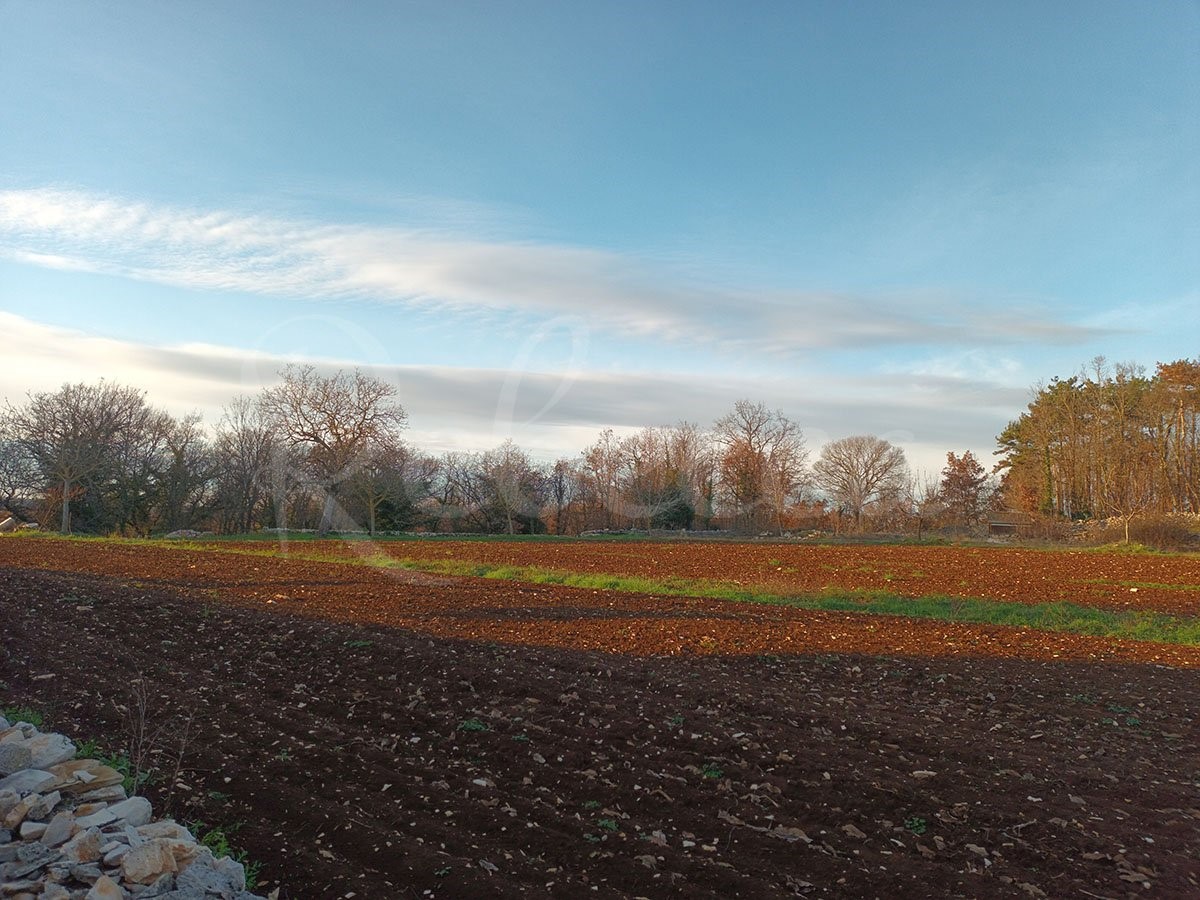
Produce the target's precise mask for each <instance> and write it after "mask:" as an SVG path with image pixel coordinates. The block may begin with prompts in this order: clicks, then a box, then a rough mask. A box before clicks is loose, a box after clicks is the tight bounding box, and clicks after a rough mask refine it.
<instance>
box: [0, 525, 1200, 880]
mask: <svg viewBox="0 0 1200 900" xmlns="http://www.w3.org/2000/svg"><path fill="white" fill-rule="evenodd" d="M697 623H699V624H698V625H697ZM868 625H869V626H871V627H872V629H873V630H868V628H867V626H868ZM672 635H674V636H676V640H675V642H674V643H672V642H671V640H670V636H672ZM834 635H837V637H836V638H834ZM703 637H709V638H710V640H709V641H704V640H702V638H703ZM1060 638H1061V639H1062V640H1061V641H1060ZM0 639H2V640H0V682H2V684H0V705H14V704H22V705H29V706H32V707H34V708H37V709H40V710H42V711H43V712H45V713H46V714H47V717H48V722H47V727H50V728H54V729H57V730H61V731H64V732H66V733H68V734H71V735H73V736H75V737H79V738H83V737H96V738H98V739H100V740H101V741H102V742H104V741H107V742H109V743H110V744H119V743H120V742H121V741H122V740H123V739H124V736H125V733H126V725H125V722H124V715H123V714H122V713H121V712H119V711H118V710H117V709H116V707H115V705H114V701H115V703H117V704H128V703H129V701H130V698H131V695H132V685H133V684H134V682H135V681H136V680H137V679H141V680H142V683H143V684H144V685H145V686H146V688H147V692H146V693H147V696H148V701H149V707H148V710H147V712H148V716H147V720H148V722H149V724H150V726H151V727H152V728H157V727H159V726H162V725H167V728H166V729H165V730H164V731H163V732H162V733H161V734H160V735H159V737H158V745H159V749H160V750H161V751H162V752H161V753H160V754H159V756H158V761H159V769H160V780H159V781H157V782H156V783H154V784H152V785H150V786H149V787H148V789H147V791H146V792H147V794H148V795H149V796H150V798H151V799H152V800H153V801H154V802H155V804H156V808H157V809H165V810H167V811H169V812H171V813H173V814H174V815H176V816H177V817H179V818H181V819H183V820H190V819H201V820H203V821H205V822H206V823H209V824H222V825H225V826H231V825H234V824H235V823H242V824H241V827H240V829H239V830H238V831H237V833H236V835H235V837H234V843H235V844H237V845H238V846H240V847H242V848H244V849H245V850H246V851H247V852H248V853H249V855H250V857H251V858H252V859H255V860H258V861H260V862H261V863H262V864H263V873H262V877H263V881H264V884H263V885H260V890H262V891H265V890H267V889H269V888H270V887H272V886H274V885H276V884H278V885H280V886H281V887H282V895H283V896H284V897H341V896H349V895H352V894H353V895H354V896H357V897H369V898H389V897H425V896H430V897H445V898H450V897H454V898H460V897H485V896H486V897H510V896H514V897H515V896H552V897H563V898H574V897H580V896H611V897H655V898H656V897H713V898H717V897H722V898H723V897H784V896H793V895H795V896H813V897H816V896H833V897H848V898H849V897H854V898H857V897H881V898H894V897H930V896H936V897H943V896H944V897H1031V896H1034V897H1036V896H1042V895H1043V893H1044V894H1045V895H1046V896H1050V897H1076V896H1078V897H1084V896H1093V897H1113V898H1116V897H1122V898H1124V897H1134V896H1159V897H1185V896H1195V895H1196V894H1197V893H1198V892H1200V808H1197V807H1200V800H1198V797H1200V751H1198V750H1197V747H1198V746H1200V726H1198V724H1197V702H1198V696H1200V692H1198V688H1200V675H1198V674H1197V671H1196V670H1195V669H1194V668H1186V667H1187V666H1189V665H1193V666H1194V665H1195V664H1196V662H1197V655H1196V652H1195V648H1161V647H1156V646H1154V645H1146V646H1142V645H1137V644H1133V643H1130V642H1127V643H1125V644H1120V643H1116V642H1104V641H1094V642H1089V641H1088V640H1087V639H1083V638H1071V637H1069V636H1058V635H1039V634H1035V633H1032V632H1021V631H1016V630H1010V629H999V628H979V629H972V628H964V629H962V630H959V629H958V628H956V627H955V626H946V625H943V624H940V623H919V622H918V623H914V622H910V621H907V620H903V619H883V618H871V619H867V618H866V617H855V616H843V615H830V614H815V613H805V612H800V611H796V610H786V609H775V608H768V607H757V606H754V607H751V606H738V605H736V604H722V603H715V602H709V601H688V600H675V599H663V598H651V597H636V596H630V595H621V596H616V595H608V594H605V593H603V592H594V591H578V590H576V591H572V590H567V589H558V588H554V589H548V588H534V587H531V586H524V585H519V584H511V583H500V582H482V581H474V580H463V579H449V578H429V577H426V576H408V577H406V578H404V579H394V578H392V577H390V576H389V575H388V574H386V573H379V572H373V571H371V570H368V569H365V568H363V567H353V566H343V565H337V564H317V563H300V562H296V561H288V560H274V559H264V558H252V557H245V556H235V555H232V554H225V553H187V552H181V551H172V550H160V549H150V548H145V547H126V546H113V545H107V544H79V543H67V542H58V541H52V540H42V539H38V540H27V539H14V540H0ZM948 641H950V642H952V643H953V646H952V647H948V646H947V642H948ZM656 646H657V650H658V653H659V654H664V655H648V654H651V653H652V651H653V649H654V648H655V647H656ZM600 648H607V649H606V650H601V649H600ZM836 648H843V651H844V652H833V651H834V649H836ZM668 653H674V654H676V655H674V656H669V655H665V654H668ZM868 654H869V655H868ZM1055 654H1057V655H1058V657H1059V658H1057V659H1055V658H1054V656H1055ZM1156 658H1157V659H1158V660H1159V663H1160V664H1153V663H1152V662H1150V660H1154V659H1156ZM1162 662H1170V663H1172V665H1170V666H1168V665H1162V664H1161V663H1162ZM188 715H194V721H193V722H192V727H191V730H190V732H189V735H190V736H189V737H188V739H187V741H186V748H185V749H186V753H185V756H184V760H183V767H184V770H183V772H182V773H181V776H180V778H179V779H178V781H177V782H176V783H172V779H171V778H170V777H162V775H163V773H166V774H167V775H168V776H169V773H170V771H171V769H172V768H173V767H172V765H171V764H170V757H171V756H172V754H173V752H174V751H175V750H177V748H178V747H179V745H180V743H181V742H182V738H183V730H182V727H181V723H182V721H183V720H184V719H185V718H187V716H188ZM1147 885H1148V886H1149V888H1147V887H1146V886H1147Z"/></svg>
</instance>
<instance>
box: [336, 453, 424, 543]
mask: <svg viewBox="0 0 1200 900" xmlns="http://www.w3.org/2000/svg"><path fill="white" fill-rule="evenodd" d="M436 473H437V461H436V460H433V459H430V458H429V457H427V456H424V455H422V454H419V453H416V452H414V451H413V450H411V449H409V448H408V447H406V446H404V445H403V444H396V443H390V442H389V443H387V444H379V445H376V446H374V447H371V448H369V449H368V450H367V453H366V456H365V457H364V459H363V463H362V465H361V466H360V467H359V468H358V471H357V472H355V474H354V475H352V476H351V477H350V480H349V489H350V492H351V494H352V495H353V496H354V497H355V498H356V499H357V500H358V501H359V503H361V504H362V511H363V512H365V513H366V518H367V531H368V532H369V533H370V534H372V535H373V534H375V531H376V529H377V528H378V527H379V526H380V523H381V521H382V523H383V527H384V528H385V529H395V528H409V527H411V526H412V525H413V524H414V523H415V522H416V521H417V520H418V519H419V518H420V515H419V513H418V505H419V504H420V503H421V502H422V501H423V500H425V499H426V498H428V497H429V495H430V488H431V484H432V482H433V479H434V477H435V475H436Z"/></svg>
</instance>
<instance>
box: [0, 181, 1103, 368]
mask: <svg viewBox="0 0 1200 900" xmlns="http://www.w3.org/2000/svg"><path fill="white" fill-rule="evenodd" d="M0 237H3V238H4V241H5V243H6V244H7V250H6V251H5V252H6V254H7V255H8V256H9V257H10V258H11V259H14V260H17V261H20V262H24V263H28V264H32V265H37V266H43V267H48V268H55V269H70V270H82V271H94V272H101V273H106V274H113V275H119V276H123V277H127V278H132V279H138V280H143V281H150V282H157V283H162V284H169V285H175V286H181V287H186V288H192V289H196V290H208V291H240V292H249V293H257V294H265V295H276V296H288V297H303V298H309V299H314V300H321V299H364V300H373V301H383V302H396V303H402V304H406V305H408V306H411V307H416V308H426V309H431V310H437V311H448V312H456V311H457V312H467V311H480V310H486V311H491V312H495V313H502V314H511V315H522V316H535V317H546V316H555V315H579V316H583V317H585V318H586V320H587V321H588V323H589V325H591V326H593V327H596V328H601V329H605V330H608V331H611V332H615V333H618V334H632V335H639V336H651V337H659V338H664V339H667V340H670V341H675V342H683V343H695V344H701V345H707V346H712V347H721V348H724V349H727V350H730V351H739V350H742V351H748V352H753V353H771V354H777V355H789V354H792V353H796V352H798V351H804V350H819V349H831V348H845V347H864V346H865V347H870V346H888V345H922V346H924V345H929V346H942V345H952V344H956V343H960V342H964V341H969V342H970V343H971V344H973V345H989V344H1001V345H1002V344H1010V343H1015V342H1025V341H1034V342H1039V343H1047V344H1058V343H1073V342H1080V341H1086V340H1089V339H1091V338H1094V337H1096V336H1097V335H1100V334H1102V333H1103V331H1102V330H1101V329H1097V328H1095V327H1088V326H1084V325H1078V324H1072V323H1068V322H1062V321H1056V320H1054V319H1052V318H1049V317H1046V316H1044V315H1040V314H1036V313H1033V312H1030V311H1020V310H1015V309H1011V308H1009V309H1005V310H1004V311H1003V312H995V311H992V310H990V309H987V308H985V306H984V305H982V304H978V303H974V302H972V301H971V298H964V297H949V296H946V295H945V294H944V293H937V292H928V293H924V294H921V295H919V296H905V297H903V298H894V297H893V298H883V297H863V296H857V295H849V294H837V293H820V292H807V291H804V290H795V291H786V290H780V291H775V292H772V293H761V292H756V293H750V292H744V291H739V290H736V289H725V288H717V287H713V286H711V285H707V284H700V283H697V282H695V281H694V280H690V279H688V278H685V277H683V276H679V275H677V274H676V273H674V272H672V271H670V270H668V269H663V268H660V267H655V266H654V265H652V264H650V263H649V262H647V261H645V260H640V259H636V258H631V257H628V256H622V255H619V254H615V253H610V252H606V251H602V250H595V249H588V248H576V247H567V246H559V245H552V244H541V243H526V242H511V241H510V242H505V241H494V240H493V241H483V240H478V239H472V238H463V237H461V236H454V235H448V234H444V233H433V232H430V231H426V230H420V229H404V228H384V227H368V226H351V225H340V224H339V225H332V224H321V223H315V222H305V221H289V220H286V219H280V218H272V217H266V216H258V215H243V214H238V213H232V212H223V211H201V210H187V209H179V208H172V207H165V206H153V205H148V204H144V203H138V202H134V201H129V200H124V199H120V198H113V197H106V196H100V195H96V194H91V193H86V192H80V191H66V190H51V189H39V190H19V191H0Z"/></svg>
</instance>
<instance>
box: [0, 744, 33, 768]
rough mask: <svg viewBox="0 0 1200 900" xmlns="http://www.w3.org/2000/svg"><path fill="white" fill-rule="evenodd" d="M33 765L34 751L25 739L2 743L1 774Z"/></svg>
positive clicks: (0, 752) (0, 745)
mask: <svg viewBox="0 0 1200 900" xmlns="http://www.w3.org/2000/svg"><path fill="white" fill-rule="evenodd" d="M32 765H33V751H32V750H30V749H29V746H28V745H27V743H26V742H25V741H5V742H4V743H0V775H11V774H13V773H14V772H20V771H21V770H22V769H28V768H29V767H30V766H32Z"/></svg>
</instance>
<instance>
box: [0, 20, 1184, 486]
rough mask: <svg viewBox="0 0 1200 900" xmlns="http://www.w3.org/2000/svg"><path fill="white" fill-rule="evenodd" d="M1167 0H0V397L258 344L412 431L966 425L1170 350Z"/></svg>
mask: <svg viewBox="0 0 1200 900" xmlns="http://www.w3.org/2000/svg"><path fill="white" fill-rule="evenodd" d="M1197 46H1200V2H1196V0H1186V2H1171V0H1162V2H1156V3H1153V4H1143V3H1132V2H1121V3H1110V2H1104V0H1087V2H1069V0H1060V2H1056V3H1053V4H1046V3H1041V2H1036V3H1035V2H1031V3H1025V2H1012V3H1004V4H995V3H976V2H961V0H956V2H946V3H941V2H922V3H905V4H896V3H885V2H877V3H869V2H828V3H825V2H778V3H776V2H768V0H761V2H755V3H732V2H725V3H709V2H702V0H695V2H653V0H637V2H621V0H613V2H604V3H584V2H565V0H559V2H546V3H530V2H499V3H497V2H480V3H473V2H455V3H445V2H438V0H431V2H415V0H414V2H386V3H385V2H368V0H360V2H355V3H353V4H345V3H333V2H328V3H316V2H303V0H300V2H298V0H288V2H286V3H284V2H266V0H259V2H255V3H244V2H241V0H238V2H220V0H206V2H200V0H195V2H187V0H180V2H173V3H161V2H136V0H135V2H129V0H126V2H121V3H107V2H100V0H87V2H56V0H45V2H35V0H0V85H3V86H4V101H3V102H2V103H0V335H3V337H4V341H3V345H2V346H3V351H2V353H3V365H0V398H7V400H8V401H9V402H13V403H19V402H21V401H22V400H23V399H24V398H25V397H26V395H27V393H28V392H30V391H35V392H36V391H44V390H54V389H56V388H57V387H59V386H60V385H61V384H63V383H64V382H75V381H81V380H86V381H92V380H96V379H99V378H105V379H108V380H110V381H117V382H121V383H127V384H134V385H137V386H139V387H142V388H144V389H145V390H146V391H147V396H148V399H149V400H150V401H151V402H152V403H155V404H156V405H160V406H163V407H165V408H167V409H169V410H170V411H171V412H173V413H176V414H185V413H189V412H193V411H195V412H200V413H201V414H203V416H204V418H205V421H206V422H207V423H209V424H213V423H215V422H217V421H218V420H219V418H220V416H221V409H222V406H223V405H224V404H226V403H227V402H228V401H229V400H230V399H231V398H232V397H234V396H236V395H238V394H254V393H257V392H258V390H259V389H260V388H261V387H262V386H263V385H264V384H269V383H271V382H272V381H273V380H274V379H275V378H276V377H277V372H278V371H279V369H280V367H281V366H283V365H284V364H286V363H288V362H313V363H315V364H317V365H319V366H321V367H322V368H323V370H326V371H333V370H335V369H337V368H341V367H345V368H352V367H361V368H364V369H367V370H369V371H371V372H372V373H373V374H376V375H377V376H379V377H381V378H384V379H386V380H388V381H389V382H390V383H393V384H395V385H396V387H397V389H398V391H399V397H400V401H401V402H402V403H403V405H404V406H405V408H406V409H407V411H408V413H409V432H408V439H409V440H410V441H411V442H412V443H413V444H416V445H418V446H421V447H424V448H425V449H427V450H430V451H432V452H441V451H444V450H453V449H466V450H474V449H484V448H487V447H492V446H495V445H497V444H499V443H500V442H502V441H503V440H505V439H507V438H512V439H514V440H515V441H516V442H517V443H518V444H521V445H522V446H524V447H526V448H527V449H529V450H530V451H532V452H533V453H534V455H535V456H537V457H538V458H542V459H551V458H554V457H556V456H559V455H568V456H571V455H574V454H576V453H578V452H579V451H580V450H581V449H582V448H583V447H584V446H586V445H587V444H588V443H590V442H591V441H593V440H594V439H595V438H596V436H597V435H598V433H599V432H600V431H601V430H602V429H603V428H606V427H612V428H614V429H615V430H617V431H618V432H619V433H624V432H628V431H632V430H635V429H636V428H638V427H641V426H646V425H669V424H673V423H675V422H678V421H681V420H687V421H692V422H696V423H699V424H701V425H704V426H707V425H710V424H711V423H712V422H713V420H715V419H716V418H717V417H718V416H720V415H722V414H724V413H725V412H727V411H728V410H729V409H730V408H731V407H732V405H733V403H734V402H735V401H736V400H738V399H739V398H743V397H744V398H748V399H751V400H753V401H760V402H763V403H765V404H767V405H768V406H769V407H771V408H777V409H779V410H781V411H782V412H783V413H784V414H785V415H787V416H789V417H790V418H792V419H793V420H795V421H796V422H797V423H799V424H800V426H801V427H802V428H803V429H804V432H805V434H806V435H807V438H808V443H809V445H810V447H811V448H812V449H813V451H814V453H815V451H817V450H819V448H820V446H821V445H822V444H823V443H825V442H827V441H829V440H833V439H837V438H840V437H844V436H847V435H850V434H865V433H869V434H876V435H880V436H882V437H884V438H886V439H888V440H891V441H893V442H894V443H897V444H899V445H901V446H903V447H904V448H905V450H906V451H907V453H908V455H909V459H910V462H911V463H912V464H913V466H914V468H917V469H920V470H926V471H931V472H936V470H938V469H939V468H940V467H941V465H942V464H943V463H944V460H945V454H946V452H947V451H948V450H954V451H955V452H962V451H963V450H966V449H971V450H973V451H974V452H975V453H976V455H977V456H979V457H980V458H981V459H984V460H990V459H991V454H992V451H993V450H994V448H995V437H996V435H997V434H998V433H999V432H1000V430H1001V429H1003V427H1004V426H1005V424H1006V423H1007V422H1008V421H1010V420H1012V419H1014V418H1016V417H1017V416H1018V415H1019V414H1020V413H1021V411H1022V410H1023V409H1024V407H1025V405H1026V403H1028V401H1029V399H1030V396H1031V390H1032V388H1033V387H1034V386H1035V385H1036V384H1038V383H1042V382H1046V381H1049V380H1050V379H1051V378H1053V377H1054V376H1067V375H1070V374H1072V373H1073V372H1075V371H1077V370H1079V369H1080V368H1081V367H1083V366H1084V365H1085V364H1087V363H1088V361H1089V360H1091V359H1092V358H1093V357H1095V356H1097V355H1104V356H1106V357H1108V358H1109V359H1110V360H1115V361H1122V362H1125V361H1128V362H1135V363H1140V364H1142V365H1144V366H1146V367H1147V369H1148V370H1150V371H1153V368H1154V365H1155V363H1157V362H1160V361H1163V362H1166V361H1170V360H1175V359H1180V358H1196V357H1200V53H1197V52H1196V47H1197Z"/></svg>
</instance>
